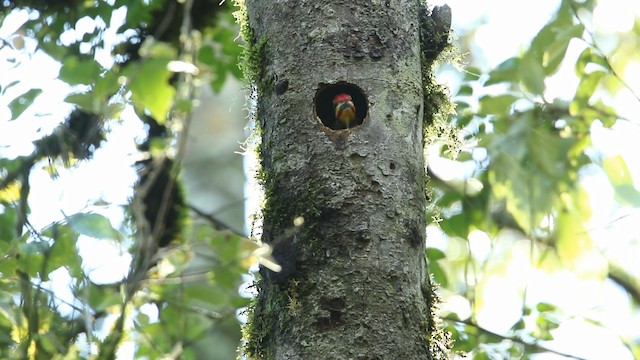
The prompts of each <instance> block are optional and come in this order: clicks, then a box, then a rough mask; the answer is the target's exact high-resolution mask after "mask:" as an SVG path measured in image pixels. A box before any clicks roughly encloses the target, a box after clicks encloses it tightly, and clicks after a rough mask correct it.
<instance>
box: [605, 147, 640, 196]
mask: <svg viewBox="0 0 640 360" xmlns="http://www.w3.org/2000/svg"><path fill="white" fill-rule="evenodd" d="M602 168H603V169H604V172H605V173H606V174H607V176H608V177H609V181H610V182H611V185H612V186H613V188H614V190H615V195H614V198H615V199H616V201H618V202H619V203H621V204H624V205H630V206H635V207H640V192H639V191H638V189H636V188H635V186H634V183H633V178H632V177H631V172H630V171H629V167H628V166H627V163H626V161H625V160H624V158H623V157H622V156H620V155H616V156H611V157H608V158H606V159H604V160H602Z"/></svg>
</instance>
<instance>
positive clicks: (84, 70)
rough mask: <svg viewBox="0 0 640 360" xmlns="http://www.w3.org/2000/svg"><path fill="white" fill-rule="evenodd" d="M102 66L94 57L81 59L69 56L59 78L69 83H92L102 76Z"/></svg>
mask: <svg viewBox="0 0 640 360" xmlns="http://www.w3.org/2000/svg"><path fill="white" fill-rule="evenodd" d="M101 71H102V67H101V66H100V64H98V63H97V62H96V61H94V60H93V59H91V58H89V59H88V60H80V58H78V57H77V56H69V57H67V58H66V59H65V60H64V63H63V64H62V68H61V69H60V75H59V76H58V78H59V79H60V80H62V81H64V82H66V83H68V84H71V85H77V84H85V85H91V84H93V83H94V82H95V81H96V79H98V78H99V77H100V72H101Z"/></svg>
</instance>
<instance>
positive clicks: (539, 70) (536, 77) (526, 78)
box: [520, 49, 545, 95]
mask: <svg viewBox="0 0 640 360" xmlns="http://www.w3.org/2000/svg"><path fill="white" fill-rule="evenodd" d="M532 51H533V50H532V49H531V50H530V51H529V52H527V53H526V54H525V56H524V57H523V58H522V61H521V62H520V78H521V79H522V84H523V85H524V86H525V87H526V89H527V90H528V91H529V92H531V93H533V94H536V95H542V93H543V92H544V89H545V85H544V79H545V74H544V67H543V64H542V62H541V61H540V59H538V58H537V56H536V55H537V54H534V53H533V52H532Z"/></svg>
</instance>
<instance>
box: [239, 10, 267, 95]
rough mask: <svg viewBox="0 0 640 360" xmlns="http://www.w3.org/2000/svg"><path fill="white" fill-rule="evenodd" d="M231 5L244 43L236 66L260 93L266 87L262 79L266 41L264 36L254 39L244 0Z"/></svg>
mask: <svg viewBox="0 0 640 360" xmlns="http://www.w3.org/2000/svg"><path fill="white" fill-rule="evenodd" d="M233 3H234V5H235V6H236V8H237V10H236V11H235V12H234V13H233V17H234V18H235V19H236V21H237V22H238V24H239V25H240V36H241V37H242V39H243V40H244V42H245V45H244V47H243V51H242V56H241V58H240V62H239V64H238V66H239V67H240V70H241V71H242V73H243V75H244V78H245V80H246V81H247V82H248V83H249V84H255V85H256V86H257V87H258V91H259V92H260V93H262V91H263V90H264V88H265V85H266V84H265V81H264V79H265V78H266V76H265V59H266V58H267V57H266V52H267V39H266V38H265V37H264V36H263V37H261V38H260V39H256V36H255V33H254V31H253V29H252V28H251V25H250V24H249V14H248V13H247V8H246V6H245V4H244V0H235V1H234V2H233Z"/></svg>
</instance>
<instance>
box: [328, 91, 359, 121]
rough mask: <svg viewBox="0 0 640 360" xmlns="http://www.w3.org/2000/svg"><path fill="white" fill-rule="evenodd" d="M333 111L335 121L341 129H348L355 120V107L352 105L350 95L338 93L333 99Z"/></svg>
mask: <svg viewBox="0 0 640 360" xmlns="http://www.w3.org/2000/svg"><path fill="white" fill-rule="evenodd" d="M333 109H334V111H335V115H336V120H337V121H338V124H339V125H340V127H342V128H343V129H348V128H349V126H350V125H351V124H352V123H353V121H354V120H355V119H356V107H355V105H353V101H352V100H351V95H349V94H345V93H340V94H338V95H336V96H335V97H334V98H333Z"/></svg>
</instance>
